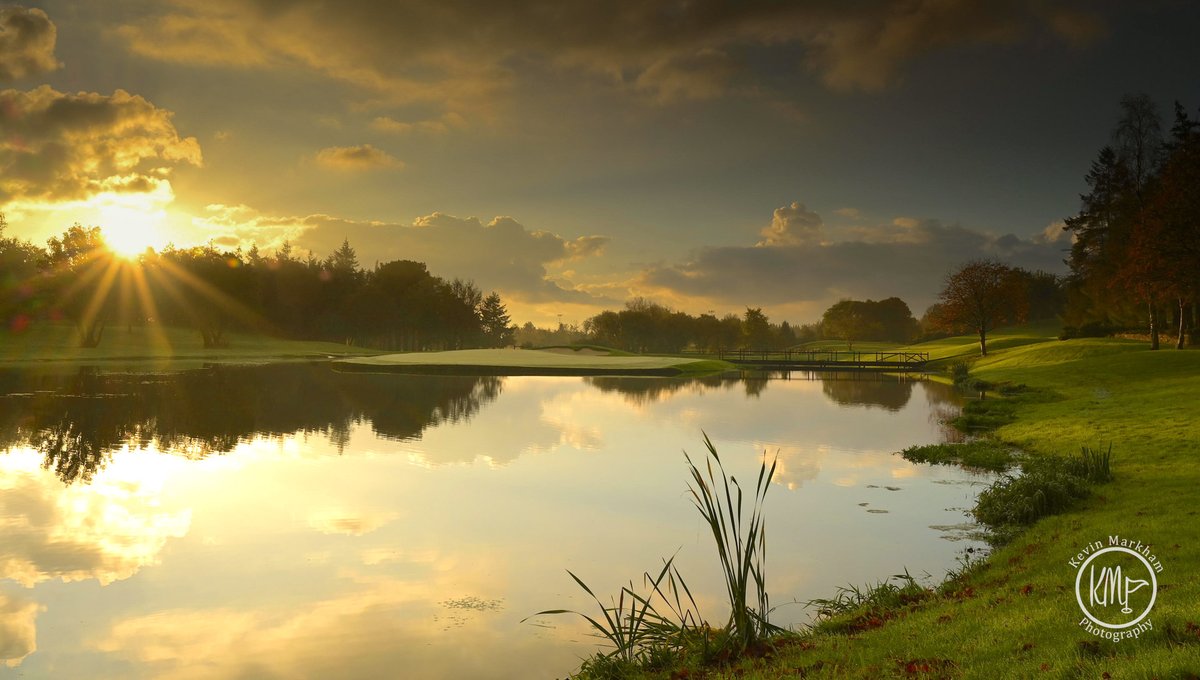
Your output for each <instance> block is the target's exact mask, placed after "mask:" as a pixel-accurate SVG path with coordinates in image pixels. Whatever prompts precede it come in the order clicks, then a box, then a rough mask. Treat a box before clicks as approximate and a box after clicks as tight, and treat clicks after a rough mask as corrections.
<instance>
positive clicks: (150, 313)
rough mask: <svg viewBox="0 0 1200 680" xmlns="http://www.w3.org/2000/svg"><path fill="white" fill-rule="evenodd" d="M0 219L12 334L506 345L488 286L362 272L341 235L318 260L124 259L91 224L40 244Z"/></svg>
mask: <svg viewBox="0 0 1200 680" xmlns="http://www.w3.org/2000/svg"><path fill="white" fill-rule="evenodd" d="M5 226H6V225H5V224H4V222H3V218H2V217H0V289H2V291H3V296H2V298H0V318H3V319H4V320H5V321H6V326H7V327H8V328H10V329H12V330H17V331H20V330H22V329H23V328H25V327H26V326H28V325H29V324H30V323H38V322H44V321H60V320H61V321H70V322H72V323H74V324H75V325H76V327H77V328H78V331H79V338H80V343H81V344H82V345H84V346H90V347H94V346H97V345H99V344H100V343H101V342H102V341H103V336H104V332H105V329H106V328H108V327H110V326H113V325H133V324H143V323H155V324H164V325H190V326H191V327H193V328H195V329H196V331H197V332H198V333H199V334H200V336H201V339H202V341H203V343H204V346H205V347H223V346H226V345H227V344H228V342H229V335H228V334H229V332H230V331H239V330H240V331H256V332H266V333H270V334H272V335H277V336H283V337H288V338H295V339H306V340H327V341H334V342H342V343H346V344H353V345H360V346H365V347H372V348H378V349H384V350H395V351H421V350H444V349H461V348H466V347H501V346H506V345H509V344H511V342H512V333H513V329H512V328H511V327H510V323H511V318H510V317H509V315H508V311H507V308H506V307H505V305H504V303H503V301H502V300H501V298H500V296H499V295H498V294H497V293H495V292H491V293H490V294H487V295H484V293H483V291H482V290H480V289H479V288H478V287H477V286H476V285H475V284H474V283H473V282H471V281H463V280H461V279H454V280H450V281H447V280H445V279H442V278H439V277H437V276H434V275H433V274H431V273H430V272H429V270H428V269H427V268H426V266H425V264H423V263H421V262H414V261H411V260H395V261H391V262H385V263H382V264H377V265H376V266H375V267H373V268H370V269H367V268H364V267H362V266H360V265H359V262H358V256H357V254H356V252H355V250H354V248H353V247H352V246H351V245H350V243H349V241H343V243H342V246H341V247H340V248H338V249H337V250H336V251H335V252H333V253H331V254H330V255H329V256H328V257H326V258H325V259H318V258H317V257H315V256H314V255H312V254H309V255H308V256H307V257H306V258H304V259H301V258H300V257H297V256H296V255H294V254H293V251H292V248H291V246H290V245H289V244H286V243H285V244H284V246H283V247H281V248H280V249H279V250H278V251H277V252H275V253H274V254H272V255H264V254H262V253H261V252H260V251H259V250H258V248H257V246H255V247H252V248H250V250H249V251H245V252H243V251H242V250H241V249H240V248H239V249H236V250H222V249H218V248H216V247H214V246H213V245H211V244H210V245H207V246H198V247H194V248H175V247H173V246H168V247H167V248H165V249H164V250H163V251H161V252H154V251H153V250H147V251H146V252H145V253H143V254H142V255H141V256H139V257H138V258H137V259H135V260H126V259H123V258H120V257H118V256H117V255H115V254H114V253H112V252H111V251H110V250H109V249H108V248H107V247H106V246H105V244H104V238H103V233H102V231H101V229H100V228H98V227H82V226H79V225H75V226H72V227H71V228H69V229H67V230H66V231H65V232H63V234H62V235H61V236H56V237H54V238H51V239H50V240H49V241H48V242H47V245H46V247H45V248H40V247H38V246H36V245H33V244H31V243H29V242H27V241H22V240H20V239H15V238H7V237H4V227H5Z"/></svg>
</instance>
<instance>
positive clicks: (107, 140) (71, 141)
mask: <svg viewBox="0 0 1200 680" xmlns="http://www.w3.org/2000/svg"><path fill="white" fill-rule="evenodd" d="M172 115H173V114H172V113H171V112H170V111H167V110H166V109H161V108H158V107H156V106H154V105H153V104H151V103H150V102H148V101H146V100H145V99H143V98H142V97H139V96H137V95H132V94H129V93H128V92H126V91H124V90H117V91H116V92H114V93H113V94H111V95H101V94H97V93H94V92H79V93H76V94H66V93H63V92H58V91H57V90H54V89H52V88H51V87H49V86H46V85H43V86H41V87H38V88H36V89H34V90H31V91H29V92H21V91H18V90H3V91H0V123H2V129H3V130H4V135H3V136H2V137H0V205H3V204H5V203H8V202H10V201H13V200H28V201H70V200H85V199H87V198H89V197H92V196H95V195H97V194H101V193H105V192H113V193H129V192H150V191H153V190H154V189H155V188H156V186H157V185H158V184H159V183H161V182H165V181H167V177H169V176H170V174H171V166H173V165H177V164H180V163H189V164H192V165H197V166H198V165H200V164H201V163H202V157H201V153H200V145H199V143H198V142H197V141H196V138H195V137H186V138H184V137H180V136H179V132H178V131H177V130H176V129H175V126H174V124H173V123H172V122H171V117H172Z"/></svg>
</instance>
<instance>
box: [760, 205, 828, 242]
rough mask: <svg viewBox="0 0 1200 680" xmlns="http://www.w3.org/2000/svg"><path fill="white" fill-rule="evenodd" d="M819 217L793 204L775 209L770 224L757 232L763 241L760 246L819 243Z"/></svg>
mask: <svg viewBox="0 0 1200 680" xmlns="http://www.w3.org/2000/svg"><path fill="white" fill-rule="evenodd" d="M822 224H823V222H822V220H821V216H820V215H818V214H816V213H815V212H812V211H811V210H809V209H808V208H805V207H804V204H803V203H795V202H793V203H792V204H791V205H790V206H784V207H782V208H776V209H775V214H774V215H772V217H771V223H770V224H769V225H767V226H766V227H763V230H762V231H761V232H759V233H760V234H762V237H763V240H761V241H759V242H758V245H760V246H796V245H802V244H817V243H820V242H821V226H822Z"/></svg>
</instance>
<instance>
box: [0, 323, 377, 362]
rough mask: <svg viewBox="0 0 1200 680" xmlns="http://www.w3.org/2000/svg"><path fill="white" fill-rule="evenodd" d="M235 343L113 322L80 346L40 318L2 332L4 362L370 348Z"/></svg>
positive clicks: (71, 330) (206, 358)
mask: <svg viewBox="0 0 1200 680" xmlns="http://www.w3.org/2000/svg"><path fill="white" fill-rule="evenodd" d="M228 337H229V346H228V347H226V348H221V349H206V348H204V346H203V345H202V343H201V340H200V334H199V333H197V332H196V331H194V330H192V329H190V328H177V327H169V326H140V325H139V326H132V327H125V326H110V327H109V328H108V329H106V330H105V332H104V335H103V337H102V338H101V342H100V345H99V346H98V347H92V348H83V347H80V346H79V337H78V334H77V332H76V330H75V327H74V326H73V325H71V324H67V323H39V324H34V325H32V326H30V327H29V328H28V330H26V331H24V332H21V333H12V332H8V331H0V366H3V365H8V366H20V365H22V364H28V363H35V362H36V363H38V364H46V363H56V364H79V363H95V362H109V363H121V364H125V363H142V362H150V363H158V362H167V361H169V362H172V363H175V362H193V361H194V362H205V363H213V362H222V361H231V362H246V361H251V362H253V361H283V360H301V359H303V360H312V359H325V358H328V357H333V356H339V357H340V356H348V355H359V354H364V353H370V352H369V351H367V350H361V349H359V348H356V347H347V346H345V345H341V344H338V343H331V342H309V341H303V340H282V339H279V338H272V337H268V336H264V335H255V334H244V333H230V334H229V336H228Z"/></svg>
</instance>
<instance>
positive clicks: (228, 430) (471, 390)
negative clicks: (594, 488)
mask: <svg viewBox="0 0 1200 680" xmlns="http://www.w3.org/2000/svg"><path fill="white" fill-rule="evenodd" d="M502 385H503V383H502V379H501V378H496V377H465V376H442V377H434V376H391V375H371V374H360V373H355V374H343V373H337V372H335V371H332V370H330V369H329V368H328V367H326V366H323V365H276V366H258V367H246V366H242V367H237V366H216V367H211V368H207V369H203V370H195V371H186V372H182V373H175V374H162V375H141V374H129V373H102V372H99V371H96V370H95V369H80V370H79V371H78V372H75V373H69V374H57V375H55V374H29V373H25V372H17V371H7V372H3V373H0V394H3V395H4V396H0V447H4V448H11V447H13V446H31V447H33V448H35V449H37V450H38V451H41V452H42V453H43V454H44V456H45V461H44V465H45V467H46V468H48V469H52V470H54V472H55V474H56V475H57V476H58V478H59V479H61V480H62V481H63V482H64V483H68V484H69V483H72V482H77V481H82V482H86V481H88V480H90V479H91V478H92V475H93V474H94V473H95V472H96V470H98V469H99V468H100V467H102V466H103V464H104V462H105V460H106V456H107V455H108V454H110V453H111V452H113V451H115V450H117V449H120V448H122V447H124V446H129V447H131V448H138V449H144V448H146V447H147V446H149V445H150V444H151V443H154V444H155V445H156V446H157V448H158V449H160V450H165V451H171V452H174V453H183V454H186V455H188V456H191V457H203V456H206V455H208V454H210V453H225V452H228V451H230V450H232V449H233V448H234V447H235V446H236V445H237V444H238V443H239V442H242V441H245V440H247V439H249V438H252V437H256V436H284V435H292V434H297V433H302V434H306V435H310V434H320V435H324V436H326V437H327V438H328V439H329V441H330V443H331V444H332V445H333V446H334V447H335V448H336V449H337V450H338V452H339V453H340V452H342V450H343V449H344V448H345V446H346V444H347V443H348V441H349V436H350V431H351V429H352V427H353V426H355V425H357V424H360V423H363V422H367V423H369V424H370V425H371V429H372V432H374V434H375V435H376V436H378V437H381V438H385V439H392V440H408V439H415V438H417V437H419V436H420V434H421V433H422V432H423V431H424V430H425V429H426V428H428V427H430V426H435V425H438V424H440V423H457V422H460V421H466V420H468V419H470V418H471V417H472V416H474V415H475V414H476V413H478V412H479V409H480V408H481V407H482V406H483V405H484V404H486V403H488V402H490V401H492V400H494V399H495V398H496V397H497V396H498V395H499V394H500V391H501V388H502Z"/></svg>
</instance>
